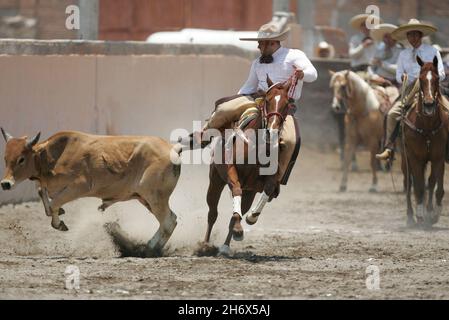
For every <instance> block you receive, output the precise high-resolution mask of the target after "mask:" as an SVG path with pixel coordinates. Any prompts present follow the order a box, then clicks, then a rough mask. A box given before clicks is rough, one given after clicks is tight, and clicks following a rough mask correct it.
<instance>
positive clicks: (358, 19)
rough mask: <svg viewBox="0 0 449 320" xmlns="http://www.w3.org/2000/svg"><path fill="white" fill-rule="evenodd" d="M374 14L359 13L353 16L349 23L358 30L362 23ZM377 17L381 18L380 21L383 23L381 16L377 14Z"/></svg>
mask: <svg viewBox="0 0 449 320" xmlns="http://www.w3.org/2000/svg"><path fill="white" fill-rule="evenodd" d="M372 17H373V15H371V14H367V13H362V14H358V15H356V16H354V17H352V18H351V20H350V21H349V24H350V25H351V26H352V27H353V28H354V29H356V30H359V29H360V25H361V24H362V23H364V22H365V21H366V20H367V19H368V18H372ZM376 18H378V19H379V23H382V22H383V20H382V19H381V18H379V17H377V16H376Z"/></svg>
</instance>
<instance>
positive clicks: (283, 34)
mask: <svg viewBox="0 0 449 320" xmlns="http://www.w3.org/2000/svg"><path fill="white" fill-rule="evenodd" d="M289 32H290V28H286V29H285V30H280V27H279V26H278V25H276V24H274V23H267V24H264V25H263V26H262V27H260V29H259V31H258V33H257V37H256V38H240V40H242V41H284V40H285V39H287V36H288V33H289Z"/></svg>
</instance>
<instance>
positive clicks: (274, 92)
mask: <svg viewBox="0 0 449 320" xmlns="http://www.w3.org/2000/svg"><path fill="white" fill-rule="evenodd" d="M267 83H268V90H267V92H266V95H265V109H264V116H265V120H266V128H267V129H268V131H270V132H272V131H273V130H279V129H280V128H281V126H282V124H283V123H284V121H285V118H286V117H287V112H288V105H289V98H288V91H289V89H290V86H291V80H288V81H287V82H286V83H273V81H271V79H270V77H269V76H268V75H267Z"/></svg>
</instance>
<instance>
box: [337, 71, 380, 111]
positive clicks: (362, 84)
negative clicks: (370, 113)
mask: <svg viewBox="0 0 449 320" xmlns="http://www.w3.org/2000/svg"><path fill="white" fill-rule="evenodd" d="M346 72H348V71H347V70H343V71H339V72H336V73H335V74H333V75H332V78H331V81H330V83H331V86H333V85H334V84H335V81H337V78H339V77H343V78H345V77H346ZM348 78H349V81H351V83H352V84H353V86H352V90H354V93H355V95H356V96H357V97H359V99H360V100H361V99H364V101H361V102H362V105H363V106H366V108H367V109H368V110H379V107H380V103H379V101H378V100H377V97H376V94H375V92H374V89H373V88H371V87H370V85H369V84H368V83H367V82H366V81H365V80H363V79H362V78H361V77H360V76H359V75H358V74H357V73H355V72H352V71H349V76H348Z"/></svg>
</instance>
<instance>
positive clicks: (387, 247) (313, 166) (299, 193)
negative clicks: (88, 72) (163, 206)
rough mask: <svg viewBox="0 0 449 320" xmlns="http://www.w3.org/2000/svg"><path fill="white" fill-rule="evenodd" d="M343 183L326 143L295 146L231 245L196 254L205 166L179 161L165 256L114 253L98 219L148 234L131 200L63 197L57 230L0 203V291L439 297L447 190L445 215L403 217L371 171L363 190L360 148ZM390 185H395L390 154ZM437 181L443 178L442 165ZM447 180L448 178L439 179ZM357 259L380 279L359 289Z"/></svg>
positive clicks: (33, 211) (143, 215)
mask: <svg viewBox="0 0 449 320" xmlns="http://www.w3.org/2000/svg"><path fill="white" fill-rule="evenodd" d="M359 165H360V167H361V169H360V171H359V172H358V173H352V174H350V177H349V185H348V192H346V193H339V192H338V186H339V181H340V177H341V172H340V170H339V166H340V163H339V158H338V155H337V154H336V153H335V154H334V153H320V152H317V151H315V150H312V149H308V148H304V149H303V150H302V151H301V153H300V159H299V160H298V162H297V166H296V168H295V170H294V172H293V176H292V178H291V182H290V183H289V185H288V186H287V187H283V189H282V191H281V195H280V197H279V198H278V199H277V200H275V201H273V202H272V203H270V204H269V205H268V206H267V207H266V209H265V211H264V212H263V213H262V215H261V217H260V219H259V222H258V223H257V224H256V225H255V226H252V227H248V226H246V225H245V228H246V233H245V240H244V241H243V242H240V243H236V242H232V244H231V248H232V253H233V256H232V257H231V258H222V257H219V258H217V257H196V256H194V255H193V252H194V250H195V248H196V246H197V243H198V241H200V240H202V239H203V236H204V233H205V230H206V223H207V206H206V202H205V195H206V188H207V184H208V178H207V177H208V167H207V166H184V167H183V169H182V174H181V178H180V181H179V184H178V186H177V189H176V191H175V193H174V194H173V196H172V201H171V204H172V208H173V211H174V212H176V214H177V215H178V221H179V222H178V227H177V229H176V230H175V232H174V234H173V237H172V239H171V240H170V242H169V248H168V251H167V253H166V256H165V257H163V258H156V259H137V258H119V255H118V253H117V251H116V250H115V248H114V246H113V245H112V242H111V240H110V238H109V236H108V235H107V234H106V232H105V230H104V229H103V227H102V226H103V225H104V223H105V222H108V221H115V220H118V221H119V223H120V225H121V226H122V228H123V229H124V230H126V231H127V232H128V233H129V234H132V235H133V236H134V237H136V238H137V239H141V240H147V239H149V238H150V236H152V234H153V233H154V232H155V230H156V220H155V219H154V218H153V216H152V215H150V214H148V213H147V212H146V209H145V208H144V207H142V206H141V205H140V204H139V203H138V202H128V203H124V204H117V205H114V206H113V207H112V208H110V209H108V210H107V211H106V213H104V214H102V213H99V212H98V211H97V209H96V208H97V207H98V205H99V204H100V200H97V199H82V200H78V201H76V202H73V203H71V204H69V205H66V206H65V210H66V215H65V216H63V220H64V221H65V223H66V224H67V226H68V227H69V229H70V230H69V231H68V232H67V233H62V232H58V231H56V230H53V229H52V228H51V226H50V219H49V218H48V217H46V216H45V213H44V211H43V206H42V204H41V203H37V202H36V203H24V204H20V205H15V206H14V205H7V206H3V207H1V208H0V298H1V299H11V298H15V299H17V298H18V299H23V298H31V299H44V298H45V299H80V298H82V299H102V298H112V299H115V298H130V299H135V298H139V299H141V298H144V299H302V298H305V299H347V298H349V299H359V298H367V299H393V298H400V299H402V298H417V299H424V298H426V299H449V262H448V261H449V218H448V216H447V214H448V212H449V206H448V202H449V196H446V198H445V200H444V205H445V207H444V212H443V214H444V215H445V216H442V217H441V219H440V222H439V223H438V224H437V225H435V227H434V228H433V229H432V230H431V231H423V230H418V229H407V228H406V227H405V225H406V219H405V196H404V195H403V194H402V193H400V192H396V193H395V192H394V188H393V183H392V178H391V176H390V174H388V173H380V182H379V192H378V193H377V194H371V193H369V192H368V188H369V186H370V181H371V176H370V172H369V171H368V158H367V153H366V152H362V153H360V154H359ZM393 179H394V182H395V188H396V189H397V190H398V191H400V190H402V182H401V181H402V178H401V174H400V172H399V171H398V165H397V164H396V167H395V169H394V174H393ZM446 181H449V179H448V177H446ZM446 185H447V182H446ZM220 208H221V212H220V216H219V219H218V221H217V224H216V226H215V228H214V233H213V241H214V243H215V244H216V245H220V244H221V243H222V242H223V241H224V238H225V235H226V229H227V224H228V221H229V218H230V215H231V212H230V211H231V209H232V202H231V198H230V195H229V192H228V191H226V192H224V193H223V196H222V199H221V203H220ZM69 265H74V266H76V267H78V268H79V270H80V289H79V290H77V291H75V290H67V289H65V279H66V278H65V277H66V276H65V275H64V272H65V270H66V268H67V266H69ZM368 266H376V267H378V268H379V272H380V274H379V276H380V278H379V279H380V289H379V290H369V289H367V285H366V279H367V277H368V276H369V275H368V274H367V273H366V271H367V267H368Z"/></svg>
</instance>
